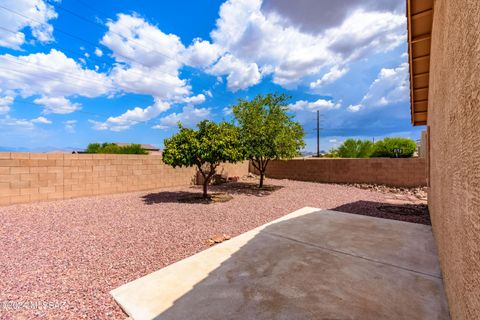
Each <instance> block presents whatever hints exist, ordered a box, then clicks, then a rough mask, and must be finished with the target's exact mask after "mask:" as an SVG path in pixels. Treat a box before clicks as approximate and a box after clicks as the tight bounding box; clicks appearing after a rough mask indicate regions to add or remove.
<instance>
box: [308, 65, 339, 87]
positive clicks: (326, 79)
mask: <svg viewBox="0 0 480 320" xmlns="http://www.w3.org/2000/svg"><path fill="white" fill-rule="evenodd" d="M347 72H348V68H339V67H338V66H333V67H332V68H331V69H330V71H328V72H327V73H325V74H324V75H323V76H322V78H321V79H318V80H316V81H314V82H311V83H310V89H316V88H320V87H322V86H324V85H327V84H330V83H333V82H335V81H336V80H338V79H340V78H341V77H343V76H344V75H345V74H346V73H347Z"/></svg>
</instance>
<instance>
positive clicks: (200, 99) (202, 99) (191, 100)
mask: <svg viewBox="0 0 480 320" xmlns="http://www.w3.org/2000/svg"><path fill="white" fill-rule="evenodd" d="M205 99H206V98H205V95H204V94H203V93H200V94H197V95H196V96H192V97H186V98H184V99H183V102H185V103H189V104H201V103H203V102H205Z"/></svg>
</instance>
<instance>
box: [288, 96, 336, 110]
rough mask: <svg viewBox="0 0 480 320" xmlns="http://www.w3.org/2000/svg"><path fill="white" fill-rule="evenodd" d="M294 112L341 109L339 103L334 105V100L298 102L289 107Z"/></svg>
mask: <svg viewBox="0 0 480 320" xmlns="http://www.w3.org/2000/svg"><path fill="white" fill-rule="evenodd" d="M288 107H289V108H290V109H291V110H294V111H302V110H304V111H316V110H320V109H338V108H340V107H341V104H340V103H339V102H337V103H334V102H333V101H332V100H325V99H318V100H316V101H305V100H298V101H296V102H295V103H293V104H290V105H288Z"/></svg>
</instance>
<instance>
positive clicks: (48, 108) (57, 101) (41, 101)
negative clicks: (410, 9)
mask: <svg viewBox="0 0 480 320" xmlns="http://www.w3.org/2000/svg"><path fill="white" fill-rule="evenodd" d="M33 102H35V103H36V104H38V105H42V106H43V107H44V109H43V113H45V114H48V113H58V114H67V113H72V112H75V111H77V110H79V109H80V107H81V105H80V104H79V103H72V102H71V101H70V100H68V99H66V98H65V97H46V96H42V97H41V98H38V99H35V100H34V101H33Z"/></svg>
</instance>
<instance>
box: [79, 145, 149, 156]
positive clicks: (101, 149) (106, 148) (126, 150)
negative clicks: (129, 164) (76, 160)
mask: <svg viewBox="0 0 480 320" xmlns="http://www.w3.org/2000/svg"><path fill="white" fill-rule="evenodd" d="M85 152H86V153H115V154H148V152H147V151H146V150H145V149H143V148H142V146H141V145H139V144H130V145H127V146H118V145H116V144H115V143H107V142H106V143H102V144H100V143H90V144H89V145H88V146H87V149H86V150H85Z"/></svg>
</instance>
